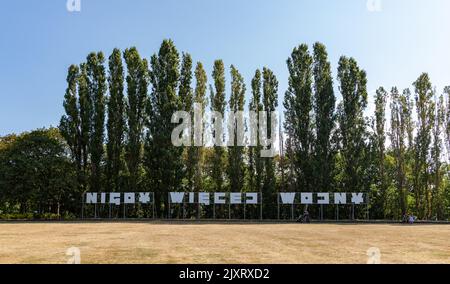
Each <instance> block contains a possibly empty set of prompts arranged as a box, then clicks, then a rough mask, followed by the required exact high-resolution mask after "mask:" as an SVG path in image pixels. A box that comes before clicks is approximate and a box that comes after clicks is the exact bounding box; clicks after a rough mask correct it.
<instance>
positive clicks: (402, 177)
mask: <svg viewBox="0 0 450 284" xmlns="http://www.w3.org/2000/svg"><path fill="white" fill-rule="evenodd" d="M407 101H408V97H407V96H406V92H404V93H403V94H399V92H398V89H397V88H396V87H393V88H392V90H391V105H390V109H391V127H390V132H389V137H390V141H391V149H392V152H393V157H394V159H395V171H396V172H395V182H394V184H395V185H396V188H397V194H398V196H399V199H398V205H399V208H400V210H401V215H402V216H405V215H406V214H407V209H408V203H407V196H408V190H407V188H408V187H407V179H406V167H407V155H406V152H407V149H408V146H407V142H406V141H407V139H408V137H407V121H408V116H409V113H408V111H409V110H408V106H407Z"/></svg>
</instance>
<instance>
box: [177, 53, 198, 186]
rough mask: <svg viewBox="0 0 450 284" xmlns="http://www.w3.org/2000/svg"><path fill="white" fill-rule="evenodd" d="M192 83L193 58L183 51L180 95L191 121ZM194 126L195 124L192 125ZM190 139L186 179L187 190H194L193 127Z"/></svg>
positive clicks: (192, 106) (192, 104) (192, 107)
mask: <svg viewBox="0 0 450 284" xmlns="http://www.w3.org/2000/svg"><path fill="white" fill-rule="evenodd" d="M191 83H192V58H191V55H190V54H189V53H183V59H182V63H181V73H180V88H179V91H178V95H179V97H180V100H181V104H182V110H184V111H186V112H188V113H190V115H191V123H192V119H193V117H194V116H193V111H194V94H193V91H192V87H191ZM191 126H193V125H191ZM189 134H190V140H191V146H190V147H188V148H187V149H186V155H185V157H186V160H185V161H184V163H185V166H186V173H185V176H186V179H187V190H188V191H192V190H193V188H194V175H195V166H196V160H195V158H196V157H193V151H194V143H193V141H194V130H193V127H191V129H190V133H189Z"/></svg>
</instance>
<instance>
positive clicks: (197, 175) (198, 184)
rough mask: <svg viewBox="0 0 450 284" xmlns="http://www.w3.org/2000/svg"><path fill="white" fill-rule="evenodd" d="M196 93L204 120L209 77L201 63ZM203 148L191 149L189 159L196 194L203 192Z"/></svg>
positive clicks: (202, 140)
mask: <svg viewBox="0 0 450 284" xmlns="http://www.w3.org/2000/svg"><path fill="white" fill-rule="evenodd" d="M195 81H196V85H195V91H194V102H195V103H197V104H199V105H200V106H201V109H199V110H198V111H199V112H200V116H201V117H202V118H203V116H204V114H205V108H206V105H207V104H208V101H207V99H206V88H207V76H206V72H205V70H204V69H203V64H202V63H201V62H197V66H196V67H195ZM205 127H206V125H205V123H204V122H202V129H203V130H204V129H205ZM201 142H202V143H201V145H204V137H203V135H202V137H201ZM204 152H205V151H204V147H203V146H199V147H197V146H194V147H191V148H189V152H188V157H189V160H191V161H192V162H193V165H194V176H193V179H194V182H193V189H194V191H196V192H200V191H203V188H204V186H203V178H204V177H203V172H204V162H205V158H204V156H205V153H204Z"/></svg>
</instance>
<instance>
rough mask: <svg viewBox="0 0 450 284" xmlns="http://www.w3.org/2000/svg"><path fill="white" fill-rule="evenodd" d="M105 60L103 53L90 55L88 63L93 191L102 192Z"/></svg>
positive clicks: (105, 86)
mask: <svg viewBox="0 0 450 284" xmlns="http://www.w3.org/2000/svg"><path fill="white" fill-rule="evenodd" d="M104 63H105V58H104V56H103V53H102V52H99V53H90V54H89V55H88V57H87V61H86V72H87V79H88V80H87V84H88V92H89V96H90V97H91V98H92V130H91V131H92V132H91V137H90V145H89V150H90V156H91V190H98V191H102V190H103V187H102V168H101V164H102V158H103V146H104V136H105V93H106V88H107V85H106V74H105V67H104Z"/></svg>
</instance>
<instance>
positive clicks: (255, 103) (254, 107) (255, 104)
mask: <svg viewBox="0 0 450 284" xmlns="http://www.w3.org/2000/svg"><path fill="white" fill-rule="evenodd" d="M261 88H262V82H261V71H260V70H259V69H258V70H256V71H255V75H254V77H253V79H252V99H251V101H250V105H249V110H250V111H254V112H255V113H256V118H255V119H256V121H255V122H256V123H255V125H253V127H255V129H254V133H255V134H256V141H255V142H256V146H253V147H249V150H248V155H249V158H248V176H249V188H250V191H252V192H261V191H262V184H263V177H264V175H263V174H264V161H263V159H262V158H261V150H262V146H261V143H260V141H259V130H258V129H259V112H260V111H263V110H264V107H263V104H262V94H261Z"/></svg>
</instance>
